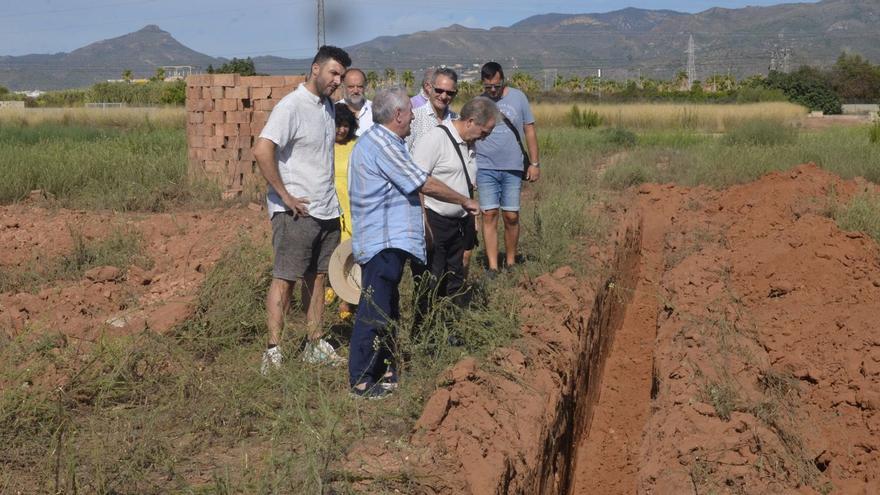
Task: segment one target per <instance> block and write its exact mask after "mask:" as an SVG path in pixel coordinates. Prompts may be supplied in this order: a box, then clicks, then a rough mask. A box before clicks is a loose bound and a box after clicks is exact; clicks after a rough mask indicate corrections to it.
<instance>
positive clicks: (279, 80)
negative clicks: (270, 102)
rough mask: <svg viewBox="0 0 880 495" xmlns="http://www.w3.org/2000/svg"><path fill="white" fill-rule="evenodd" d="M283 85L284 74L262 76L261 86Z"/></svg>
mask: <svg viewBox="0 0 880 495" xmlns="http://www.w3.org/2000/svg"><path fill="white" fill-rule="evenodd" d="M270 86H272V87H274V86H284V76H263V87H264V88H265V87H270Z"/></svg>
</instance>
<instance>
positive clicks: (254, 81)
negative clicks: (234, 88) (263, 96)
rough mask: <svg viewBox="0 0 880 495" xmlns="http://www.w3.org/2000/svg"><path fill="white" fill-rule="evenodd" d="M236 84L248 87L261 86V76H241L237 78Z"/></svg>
mask: <svg viewBox="0 0 880 495" xmlns="http://www.w3.org/2000/svg"><path fill="white" fill-rule="evenodd" d="M238 85H239V86H247V87H249V88H262V87H263V76H241V77H239V78H238Z"/></svg>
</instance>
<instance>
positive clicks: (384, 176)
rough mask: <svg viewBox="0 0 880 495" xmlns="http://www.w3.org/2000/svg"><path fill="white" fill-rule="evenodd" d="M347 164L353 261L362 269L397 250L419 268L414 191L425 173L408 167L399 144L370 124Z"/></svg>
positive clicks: (420, 226)
mask: <svg viewBox="0 0 880 495" xmlns="http://www.w3.org/2000/svg"><path fill="white" fill-rule="evenodd" d="M348 163H349V165H348V194H349V196H350V198H351V223H352V225H354V231H353V232H352V252H353V254H354V259H355V261H356V262H358V263H360V264H364V263H366V262H368V261H370V260H371V259H372V258H373V256H375V255H376V254H378V253H379V251H382V250H385V249H401V250H403V251H406V252H408V253H410V254H412V255H413V256H415V257H416V258H418V259H419V260H421V262H422V263H425V226H424V223H423V220H422V205H421V203H420V202H419V192H418V191H419V188H420V187H422V185H423V184H424V183H425V181H426V180H428V174H427V173H425V172H424V171H422V170H421V169H420V168H419V166H418V165H416V164H415V162H413V159H412V157H411V156H410V154H409V152H408V151H407V150H406V143H405V142H404V140H403V139H402V138H401V137H400V136H398V135H397V134H394V133H393V132H391V131H389V130H388V129H387V128H386V127H385V126H383V125H380V124H376V125H374V126H372V127H370V128H369V129H368V130H367V131H366V132H365V133H364V134H363V135H362V136H361V137H360V138H358V140H357V143H356V144H355V145H354V150H352V152H351V158H350V159H349V162H348Z"/></svg>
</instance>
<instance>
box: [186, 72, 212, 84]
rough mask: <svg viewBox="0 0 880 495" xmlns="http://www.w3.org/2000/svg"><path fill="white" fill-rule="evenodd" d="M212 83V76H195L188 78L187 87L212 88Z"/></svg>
mask: <svg viewBox="0 0 880 495" xmlns="http://www.w3.org/2000/svg"><path fill="white" fill-rule="evenodd" d="M211 83H212V80H211V75H210V74H193V75H191V76H188V77H187V78H186V85H187V86H210V85H211Z"/></svg>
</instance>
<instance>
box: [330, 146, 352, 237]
mask: <svg viewBox="0 0 880 495" xmlns="http://www.w3.org/2000/svg"><path fill="white" fill-rule="evenodd" d="M354 143H355V142H354V140H351V141H349V142H348V143H346V144H337V145H336V146H335V147H334V151H335V156H334V167H335V174H336V195H337V196H338V197H339V206H340V207H341V208H342V215H340V216H339V222H340V223H341V227H342V233H341V236H340V237H341V239H342V240H343V241H344V240H346V239H350V238H351V201H350V200H349V199H348V159H349V157H351V150H352V148H354Z"/></svg>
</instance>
